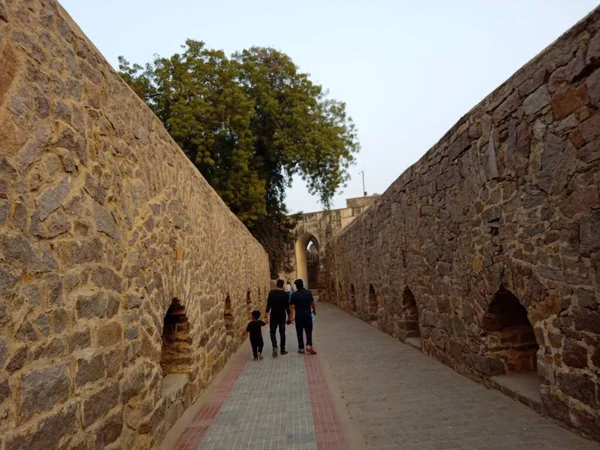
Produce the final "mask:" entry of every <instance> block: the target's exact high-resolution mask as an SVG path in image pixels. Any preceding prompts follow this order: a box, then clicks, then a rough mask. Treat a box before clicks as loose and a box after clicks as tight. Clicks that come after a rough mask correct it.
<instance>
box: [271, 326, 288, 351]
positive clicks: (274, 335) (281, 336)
mask: <svg viewBox="0 0 600 450" xmlns="http://www.w3.org/2000/svg"><path fill="white" fill-rule="evenodd" d="M277 327H279V340H280V342H281V350H282V351H283V350H285V319H273V318H271V320H270V322H269V331H270V332H271V344H273V348H277Z"/></svg>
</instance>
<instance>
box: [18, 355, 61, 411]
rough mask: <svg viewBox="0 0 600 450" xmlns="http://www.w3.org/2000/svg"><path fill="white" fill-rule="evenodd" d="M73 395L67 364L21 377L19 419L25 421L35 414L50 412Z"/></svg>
mask: <svg viewBox="0 0 600 450" xmlns="http://www.w3.org/2000/svg"><path fill="white" fill-rule="evenodd" d="M70 393H71V378H70V376H69V367H68V365H67V364H61V365H58V366H56V367H49V368H46V369H40V370H35V371H32V372H29V373H26V374H24V375H23V376H22V377H21V398H20V401H19V405H20V406H19V418H20V420H21V421H25V420H27V419H29V418H30V417H32V416H33V415H34V414H37V413H40V412H43V411H49V410H50V409H52V408H53V407H54V406H55V405H57V404H59V403H62V402H65V401H66V400H67V399H68V398H69V395H70Z"/></svg>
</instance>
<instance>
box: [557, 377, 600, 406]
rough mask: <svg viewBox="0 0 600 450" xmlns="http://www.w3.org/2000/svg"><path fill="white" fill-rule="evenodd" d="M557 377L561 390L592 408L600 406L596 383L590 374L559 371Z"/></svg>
mask: <svg viewBox="0 0 600 450" xmlns="http://www.w3.org/2000/svg"><path fill="white" fill-rule="evenodd" d="M556 377H557V383H558V386H559V387H560V390H561V391H563V392H564V393H565V394H567V395H569V396H571V397H573V398H576V399H577V400H579V401H581V402H582V403H585V404H586V405H589V406H591V407H592V408H598V406H600V405H599V403H598V397H597V396H596V384H595V383H594V380H593V379H592V378H591V377H590V376H589V375H586V374H581V375H580V374H574V373H573V374H571V373H558V374H557V375H556Z"/></svg>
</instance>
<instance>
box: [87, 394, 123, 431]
mask: <svg viewBox="0 0 600 450" xmlns="http://www.w3.org/2000/svg"><path fill="white" fill-rule="evenodd" d="M119 397H120V391H119V383H117V382H114V383H112V384H110V385H109V386H107V387H105V388H103V389H102V390H101V391H99V392H97V393H95V394H94V395H92V396H91V397H90V398H89V399H87V400H86V401H85V403H84V405H83V426H84V427H88V426H90V425H91V424H93V423H94V422H96V420H98V419H99V418H100V417H102V416H104V415H106V414H107V413H108V412H109V411H110V410H111V409H112V408H114V407H115V406H117V404H119V401H120V398H119ZM119 434H120V433H119ZM111 442H112V441H111Z"/></svg>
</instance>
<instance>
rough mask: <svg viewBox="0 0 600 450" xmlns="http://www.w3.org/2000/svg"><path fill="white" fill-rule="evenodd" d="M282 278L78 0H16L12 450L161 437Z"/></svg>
mask: <svg viewBox="0 0 600 450" xmlns="http://www.w3.org/2000/svg"><path fill="white" fill-rule="evenodd" d="M107 32H108V29H107ZM268 287H269V269H268V261H267V255H266V253H265V252H264V251H263V249H262V247H261V246H260V245H259V244H258V242H257V241H255V240H254V239H253V238H252V236H251V235H250V234H249V232H248V231H247V230H246V228H245V227H244V226H243V225H242V223H241V222H239V221H238V220H237V219H236V217H235V216H234V215H233V214H232V213H231V212H230V211H229V209H228V208H227V207H226V206H225V204H224V203H223V202H222V201H221V199H220V198H219V197H218V196H217V194H216V193H215V192H214V191H213V190H212V189H211V188H210V187H209V185H208V184H207V183H206V181H205V180H204V179H203V178H202V176H201V175H200V174H199V173H198V171H197V170H196V169H195V168H194V166H193V165H192V164H191V163H190V162H189V161H188V159H187V158H186V157H185V155H184V154H183V153H182V152H181V151H180V149H179V148H178V147H177V145H176V144H175V143H174V142H173V141H172V140H171V139H170V137H169V135H168V133H167V131H166V130H165V129H164V128H163V126H162V125H161V123H160V121H159V120H158V119H157V118H156V117H155V116H154V115H153V114H152V113H151V111H150V110H149V109H148V108H147V107H146V106H145V105H144V104H143V103H142V102H141V101H140V100H139V99H138V98H137V97H136V95H135V94H134V93H133V92H132V91H131V90H130V89H129V88H128V87H127V85H126V84H125V83H124V82H122V81H121V79H120V78H119V76H118V75H117V73H116V72H115V71H114V70H113V69H112V68H111V67H110V66H109V64H108V63H107V62H106V61H105V60H104V58H103V57H102V56H101V55H100V54H99V53H98V51H97V50H96V49H95V48H94V47H93V45H92V44H91V43H90V42H89V41H88V40H87V39H86V38H85V36H84V35H83V34H82V33H81V31H80V30H79V29H78V28H77V27H76V25H74V24H73V23H72V21H71V19H70V18H69V17H68V16H67V15H66V13H65V12H64V11H63V10H62V9H61V7H60V6H59V5H58V4H57V3H56V2H55V1H54V0H6V1H5V0H1V1H0V325H1V328H0V369H1V370H0V449H2V450H17V449H27V450H36V449H43V450H50V449H66V448H73V449H101V448H106V449H117V448H126V449H151V448H155V447H156V446H157V445H158V444H159V443H160V441H161V439H162V436H163V435H164V434H165V432H166V431H167V430H168V428H169V427H170V425H171V424H172V423H173V422H174V421H175V420H176V419H177V418H178V417H179V416H180V415H181V414H182V412H183V410H184V409H185V408H186V407H187V406H188V405H189V404H190V403H191V402H192V401H193V400H194V399H195V398H197V396H198V395H199V394H200V393H201V392H202V390H203V389H204V388H205V387H206V386H207V385H208V383H210V381H211V379H212V378H213V377H214V375H215V373H216V372H218V371H219V369H220V368H222V367H223V365H224V363H225V361H226V359H227V357H228V356H229V355H230V354H231V353H232V352H233V351H234V350H235V349H236V348H237V346H238V345H239V344H240V341H241V339H240V336H241V332H242V330H243V328H244V325H245V324H246V321H247V320H248V316H249V314H248V312H249V311H250V309H252V308H254V307H258V306H259V305H262V303H263V296H264V295H265V293H266V291H267V289H268ZM167 312H169V314H168V315H167ZM163 329H164V330H163ZM163 331H164V335H163ZM163 342H164V344H163ZM161 366H162V367H161ZM163 374H166V376H164V375H163Z"/></svg>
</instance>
